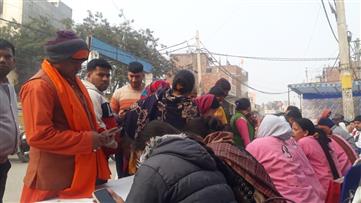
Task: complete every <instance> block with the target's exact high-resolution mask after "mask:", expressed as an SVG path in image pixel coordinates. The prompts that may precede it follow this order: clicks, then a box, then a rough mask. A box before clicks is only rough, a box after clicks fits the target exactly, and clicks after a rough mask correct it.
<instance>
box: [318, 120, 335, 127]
mask: <svg viewBox="0 0 361 203" xmlns="http://www.w3.org/2000/svg"><path fill="white" fill-rule="evenodd" d="M318 125H324V126H327V127H329V128H332V127H333V126H334V125H335V123H334V122H333V121H332V120H331V119H329V118H321V119H320V120H319V121H318Z"/></svg>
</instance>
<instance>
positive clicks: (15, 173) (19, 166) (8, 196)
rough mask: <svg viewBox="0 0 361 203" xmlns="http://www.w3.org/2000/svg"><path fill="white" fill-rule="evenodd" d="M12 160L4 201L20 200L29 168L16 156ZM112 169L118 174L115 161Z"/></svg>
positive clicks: (11, 202) (113, 172)
mask: <svg viewBox="0 0 361 203" xmlns="http://www.w3.org/2000/svg"><path fill="white" fill-rule="evenodd" d="M10 162H11V164H12V166H11V169H10V171H9V174H8V180H7V184H6V189H5V194H4V199H3V200H4V203H8V202H9V203H13V202H19V200H20V194H21V190H22V187H23V178H24V175H25V172H26V168H27V164H26V163H22V162H21V161H20V160H19V159H18V158H17V157H16V156H10ZM110 169H111V171H112V175H114V174H116V173H115V164H114V162H113V161H111V162H110ZM113 177H114V176H113Z"/></svg>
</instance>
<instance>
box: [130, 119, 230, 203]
mask: <svg viewBox="0 0 361 203" xmlns="http://www.w3.org/2000/svg"><path fill="white" fill-rule="evenodd" d="M134 147H135V149H136V150H140V151H141V156H140V160H139V168H138V171H137V172H136V174H135V177H134V182H133V185H132V187H131V190H130V193H129V194H128V197H127V199H126V202H131V203H137V202H147V203H153V202H154V203H155V202H157V203H161V202H164V203H171V202H182V203H186V202H200V203H202V202H204V203H212V202H217V203H222V202H225V203H226V202H227V203H229V202H236V200H235V198H234V194H233V192H232V189H231V188H230V187H229V186H228V185H227V182H226V179H225V177H224V176H223V174H222V173H221V172H220V171H219V170H218V168H217V163H216V161H215V160H214V159H213V157H212V156H211V155H210V154H209V153H208V152H207V150H206V149H205V148H204V147H202V146H201V145H200V144H199V143H197V142H196V141H194V140H192V139H190V138H188V137H187V136H186V135H185V134H182V133H180V132H179V131H178V130H177V129H175V128H174V127H172V126H171V125H169V124H167V123H164V122H161V121H152V122H150V123H149V124H147V126H146V127H145V128H144V130H143V131H142V132H141V136H139V137H138V138H137V139H136V140H135V145H134Z"/></svg>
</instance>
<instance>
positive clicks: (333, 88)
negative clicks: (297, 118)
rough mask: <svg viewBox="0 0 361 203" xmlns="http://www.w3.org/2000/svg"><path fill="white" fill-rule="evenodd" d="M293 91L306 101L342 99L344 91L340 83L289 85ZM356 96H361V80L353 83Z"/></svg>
mask: <svg viewBox="0 0 361 203" xmlns="http://www.w3.org/2000/svg"><path fill="white" fill-rule="evenodd" d="M288 88H290V89H291V90H292V91H294V92H296V93H297V94H299V95H303V98H304V99H321V98H340V97H341V96H342V89H341V83H340V82H319V83H301V84H291V85H288ZM352 92H353V95H354V96H361V80H356V81H353V85H352Z"/></svg>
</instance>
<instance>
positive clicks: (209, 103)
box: [194, 94, 220, 114]
mask: <svg viewBox="0 0 361 203" xmlns="http://www.w3.org/2000/svg"><path fill="white" fill-rule="evenodd" d="M194 101H195V103H196V105H197V107H198V110H199V112H200V113H201V114H205V113H207V111H209V110H210V109H217V108H218V107H219V106H220V105H219V102H218V101H217V100H216V97H215V96H214V95H213V94H206V95H203V96H200V97H197V98H196V99H195V100H194Z"/></svg>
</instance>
